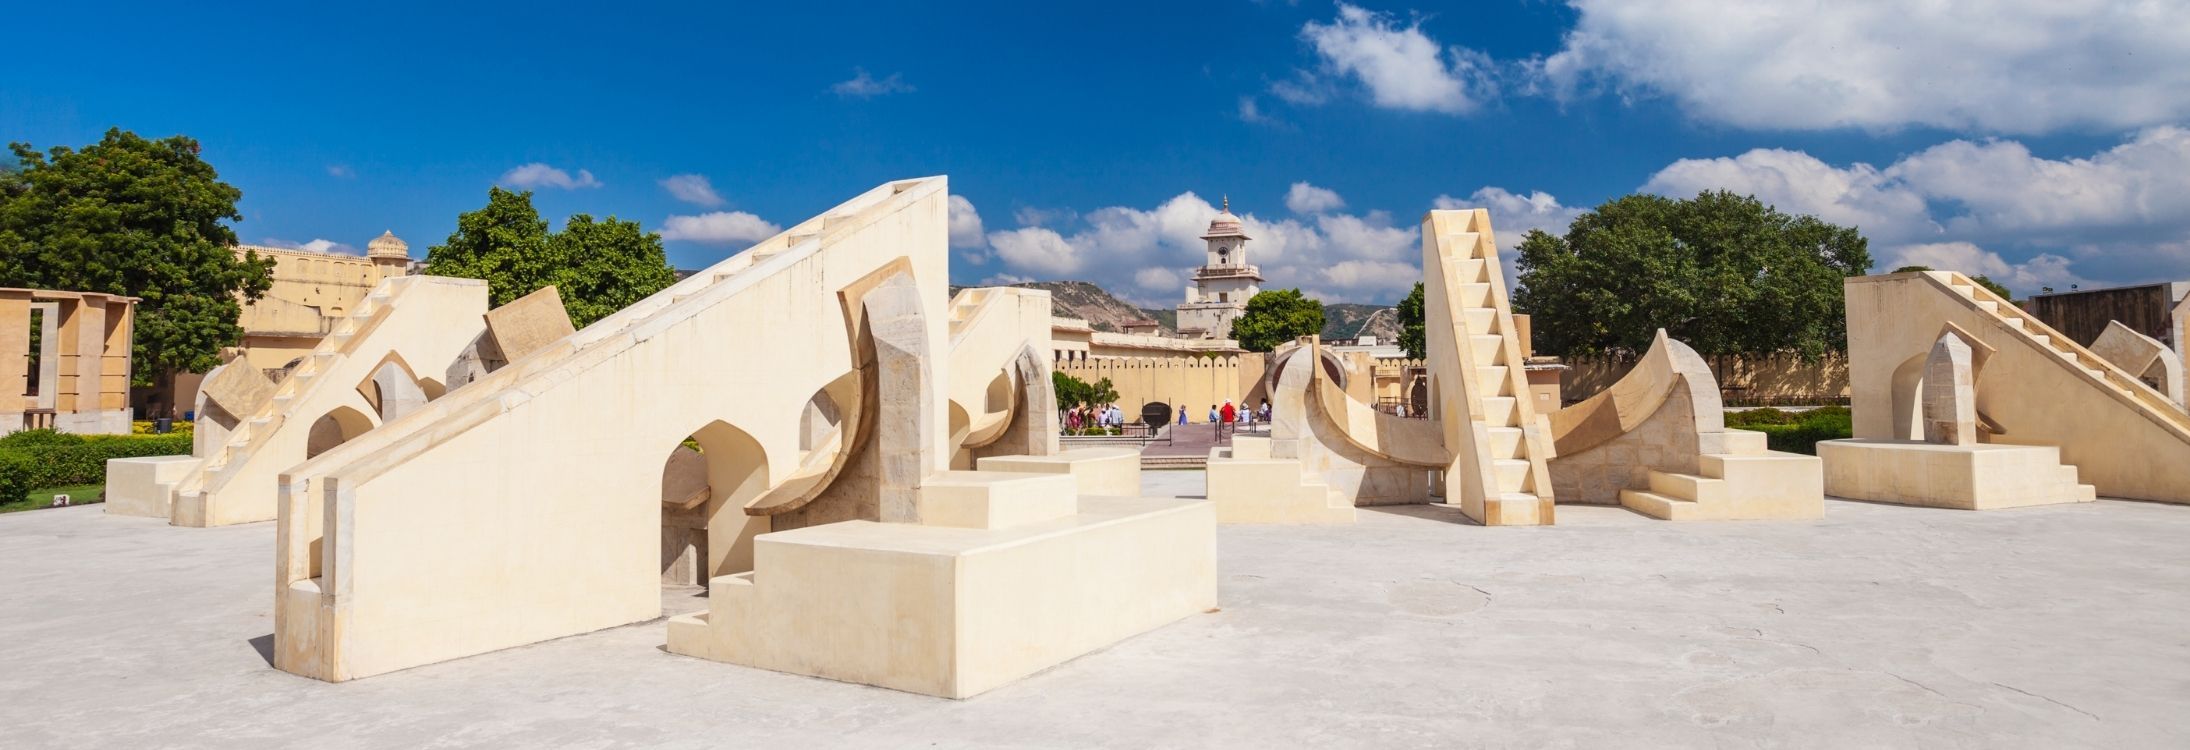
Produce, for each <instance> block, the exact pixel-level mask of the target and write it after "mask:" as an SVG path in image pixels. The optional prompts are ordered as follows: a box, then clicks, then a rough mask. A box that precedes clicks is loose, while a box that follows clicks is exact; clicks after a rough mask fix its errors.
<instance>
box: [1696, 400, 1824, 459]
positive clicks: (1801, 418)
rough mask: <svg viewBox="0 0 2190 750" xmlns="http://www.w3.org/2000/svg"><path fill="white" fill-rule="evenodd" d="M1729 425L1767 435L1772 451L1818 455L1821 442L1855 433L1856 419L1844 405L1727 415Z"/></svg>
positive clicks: (1762, 410)
mask: <svg viewBox="0 0 2190 750" xmlns="http://www.w3.org/2000/svg"><path fill="white" fill-rule="evenodd" d="M1759 412H1766V413H1764V414H1759ZM1726 426H1728V427H1733V428H1736V429H1746V430H1755V431H1757V432H1762V433H1764V439H1765V442H1766V443H1767V444H1768V445H1770V446H1771V448H1772V450H1775V451H1785V452H1788V453H1803V454H1808V455H1813V456H1814V455H1817V443H1818V441H1820V440H1839V439H1842V438H1847V437H1852V436H1854V434H1855V420H1854V416H1853V414H1852V413H1851V412H1850V411H1849V410H1848V407H1845V406H1826V407H1820V408H1817V409H1811V410H1809V411H1805V412H1784V411H1780V410H1778V409H1751V410H1748V411H1745V412H1734V413H1731V414H1728V415H1726Z"/></svg>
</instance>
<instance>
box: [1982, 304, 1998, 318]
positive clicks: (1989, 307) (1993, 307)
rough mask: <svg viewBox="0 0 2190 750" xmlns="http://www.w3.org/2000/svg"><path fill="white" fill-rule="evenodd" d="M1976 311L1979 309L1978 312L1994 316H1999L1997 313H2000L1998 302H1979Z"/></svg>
mask: <svg viewBox="0 0 2190 750" xmlns="http://www.w3.org/2000/svg"><path fill="white" fill-rule="evenodd" d="M1977 309H1979V310H1983V311H1985V312H1988V313H1993V314H1996V315H1997V314H1999V312H2000V303H1998V302H1979V303H1977Z"/></svg>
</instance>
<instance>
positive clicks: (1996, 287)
mask: <svg viewBox="0 0 2190 750" xmlns="http://www.w3.org/2000/svg"><path fill="white" fill-rule="evenodd" d="M1929 270H1932V267H1931V266H1902V267H1900V268H1896V269H1893V270H1892V271H1889V272H1888V273H1907V272H1909V271H1929ZM1963 275H1964V276H1968V274H1963ZM1969 280H1971V281H1974V282H1977V285H1978V286H1981V287H1984V288H1986V289H1990V290H1992V293H1993V294H1997V295H2000V299H2005V300H2012V299H2015V293H2014V292H2010V291H2008V288H2007V287H2006V286H2003V285H2001V284H2000V282H1997V281H1993V280H1992V277H1990V276H1986V275H1984V274H1978V275H1976V276H1970V277H1969Z"/></svg>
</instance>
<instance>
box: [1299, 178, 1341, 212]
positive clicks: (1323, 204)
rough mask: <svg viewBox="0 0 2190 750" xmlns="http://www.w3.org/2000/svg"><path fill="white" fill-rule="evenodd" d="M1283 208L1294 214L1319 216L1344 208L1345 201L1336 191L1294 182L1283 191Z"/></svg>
mask: <svg viewBox="0 0 2190 750" xmlns="http://www.w3.org/2000/svg"><path fill="white" fill-rule="evenodd" d="M1285 207H1286V208H1287V209H1290V210H1291V211H1292V212H1293V213H1296V214H1320V213H1323V212H1325V211H1335V210H1337V209H1341V208H1345V207H1346V201H1345V199H1343V198H1340V197H1338V193H1337V192H1336V191H1333V190H1329V189H1326V188H1319V187H1316V186H1314V185H1310V184H1308V183H1306V182H1295V183H1293V187H1292V189H1290V190H1287V191H1285Z"/></svg>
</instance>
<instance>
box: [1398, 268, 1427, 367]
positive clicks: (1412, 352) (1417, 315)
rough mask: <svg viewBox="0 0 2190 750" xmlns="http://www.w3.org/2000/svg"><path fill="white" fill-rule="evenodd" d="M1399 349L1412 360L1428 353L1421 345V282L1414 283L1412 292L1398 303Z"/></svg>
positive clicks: (1422, 329) (1422, 331) (1424, 346)
mask: <svg viewBox="0 0 2190 750" xmlns="http://www.w3.org/2000/svg"><path fill="white" fill-rule="evenodd" d="M1398 314H1399V348H1400V349H1403V350H1405V351H1406V352H1407V356H1408V357H1409V358H1412V359H1421V358H1422V357H1424V356H1426V353H1427V352H1428V351H1429V349H1428V347H1427V346H1426V345H1424V344H1423V343H1422V337H1423V333H1424V330H1425V329H1424V328H1423V323H1422V282H1419V281H1417V282H1414V291H1411V292H1408V293H1407V297H1406V299H1402V300H1400V301H1399V310H1398Z"/></svg>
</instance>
